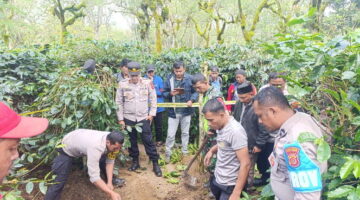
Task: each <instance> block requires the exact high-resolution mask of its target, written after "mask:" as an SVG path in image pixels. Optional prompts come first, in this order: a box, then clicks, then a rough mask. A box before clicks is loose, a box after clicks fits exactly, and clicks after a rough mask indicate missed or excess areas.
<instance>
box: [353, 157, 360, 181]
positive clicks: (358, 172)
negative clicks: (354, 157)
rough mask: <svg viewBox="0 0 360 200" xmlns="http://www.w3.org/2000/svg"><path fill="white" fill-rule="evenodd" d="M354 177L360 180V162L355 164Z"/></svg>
mask: <svg viewBox="0 0 360 200" xmlns="http://www.w3.org/2000/svg"><path fill="white" fill-rule="evenodd" d="M353 174H354V177H355V178H359V177H360V161H355V162H354V171H353Z"/></svg>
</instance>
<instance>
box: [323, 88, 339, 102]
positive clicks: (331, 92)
mask: <svg viewBox="0 0 360 200" xmlns="http://www.w3.org/2000/svg"><path fill="white" fill-rule="evenodd" d="M323 91H324V92H326V93H328V94H330V95H331V96H332V97H333V98H335V99H336V101H338V102H339V101H340V95H339V93H337V92H336V91H334V90H330V89H323Z"/></svg>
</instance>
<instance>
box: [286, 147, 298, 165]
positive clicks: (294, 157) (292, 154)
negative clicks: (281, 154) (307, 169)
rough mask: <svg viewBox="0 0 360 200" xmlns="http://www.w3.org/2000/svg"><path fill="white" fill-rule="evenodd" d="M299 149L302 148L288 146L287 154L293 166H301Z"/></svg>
mask: <svg viewBox="0 0 360 200" xmlns="http://www.w3.org/2000/svg"><path fill="white" fill-rule="evenodd" d="M299 151H300V149H299V148H297V147H288V148H286V149H285V154H286V156H287V158H288V160H289V165H290V166H291V167H295V168H296V167H299V165H300V160H299Z"/></svg>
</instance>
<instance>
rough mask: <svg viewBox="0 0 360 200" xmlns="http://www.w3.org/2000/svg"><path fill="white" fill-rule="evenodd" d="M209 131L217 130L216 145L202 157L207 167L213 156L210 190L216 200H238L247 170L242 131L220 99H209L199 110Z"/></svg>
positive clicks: (247, 158) (244, 136) (246, 152)
mask: <svg viewBox="0 0 360 200" xmlns="http://www.w3.org/2000/svg"><path fill="white" fill-rule="evenodd" d="M202 112H203V113H204V115H205V118H206V120H208V122H209V126H210V128H211V129H214V130H216V131H217V139H216V142H217V144H216V145H215V146H213V147H212V148H211V149H210V150H209V152H208V153H207V154H206V156H205V158H204V163H205V165H206V166H208V165H209V164H210V160H211V157H212V156H213V155H214V154H215V153H216V155H217V161H216V165H215V179H213V180H211V182H210V188H211V192H212V193H213V194H214V196H215V198H216V200H227V199H230V200H238V199H239V198H240V195H241V192H242V190H243V188H244V185H245V183H246V179H247V176H248V173H249V169H250V159H249V153H248V148H247V136H246V132H245V130H244V128H243V127H242V126H241V124H240V123H239V122H237V121H236V120H235V119H234V118H233V117H232V116H230V115H229V114H228V112H227V111H226V108H225V104H224V102H223V100H222V99H221V98H216V99H211V100H209V101H208V102H207V103H206V104H205V105H204V108H203V110H202Z"/></svg>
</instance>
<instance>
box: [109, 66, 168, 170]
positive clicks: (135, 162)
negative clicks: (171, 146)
mask: <svg viewBox="0 0 360 200" xmlns="http://www.w3.org/2000/svg"><path fill="white" fill-rule="evenodd" d="M127 66H128V68H129V75H130V78H129V79H124V80H122V81H120V83H119V87H118V89H117V91H116V104H117V105H118V112H117V116H118V120H119V124H120V125H121V126H122V128H125V125H127V126H135V125H136V124H142V125H141V128H142V133H141V139H142V141H143V144H144V147H145V151H146V154H147V155H148V156H149V157H150V160H151V161H152V162H153V171H154V173H155V175H156V176H159V177H160V176H162V172H161V169H160V166H159V163H158V159H159V154H158V153H157V151H156V147H155V144H154V142H153V141H152V134H151V126H150V124H151V121H152V120H153V118H154V117H155V116H156V108H157V105H156V92H155V88H154V85H153V84H152V81H151V80H149V79H145V78H141V77H140V64H139V63H138V62H129V63H128V65H127ZM129 136H130V143H131V146H130V148H129V153H130V157H132V164H131V167H130V168H129V171H135V170H137V169H139V168H140V163H139V153H140V152H139V148H138V144H137V131H136V129H135V128H133V129H132V131H131V132H130V133H129Z"/></svg>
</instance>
